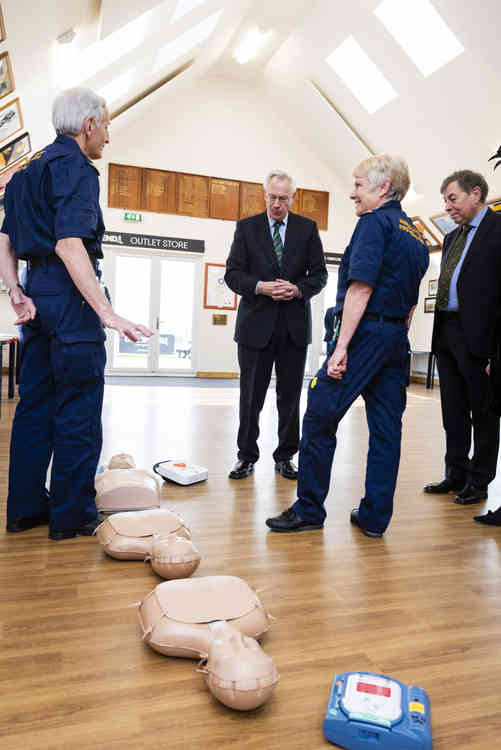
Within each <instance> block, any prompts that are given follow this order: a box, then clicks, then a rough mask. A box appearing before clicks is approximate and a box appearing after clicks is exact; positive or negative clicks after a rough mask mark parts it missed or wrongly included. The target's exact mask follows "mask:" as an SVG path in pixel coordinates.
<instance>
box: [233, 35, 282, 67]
mask: <svg viewBox="0 0 501 750" xmlns="http://www.w3.org/2000/svg"><path fill="white" fill-rule="evenodd" d="M272 36H273V31H259V29H258V27H257V26H252V27H251V28H250V29H249V30H248V32H247V34H246V35H245V36H244V38H243V39H242V41H241V42H240V44H239V46H238V49H237V51H236V52H235V55H234V57H235V60H236V61H237V62H238V63H240V65H245V64H246V63H248V62H249V60H253V59H254V58H255V57H257V56H258V55H259V53H260V52H261V50H262V49H263V47H264V45H265V44H266V42H267V41H269V40H270V39H271V37H272Z"/></svg>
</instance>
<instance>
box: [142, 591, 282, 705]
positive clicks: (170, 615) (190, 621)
mask: <svg viewBox="0 0 501 750" xmlns="http://www.w3.org/2000/svg"><path fill="white" fill-rule="evenodd" d="M138 607H139V621H140V624H141V628H142V630H143V637H144V640H145V641H146V642H147V643H148V644H149V645H150V646H151V648H153V649H154V650H155V651H158V652H159V653H161V654H165V655H166V656H182V657H187V658H192V659H202V660H204V661H205V660H206V661H205V667H204V669H203V670H202V671H203V672H204V674H205V676H206V682H207V685H208V687H209V689H210V691H211V692H212V693H213V695H214V696H215V697H216V698H217V699H218V700H220V701H221V702H222V703H224V704H225V705H227V706H229V707H230V708H236V709H239V710H244V711H245V710H249V709H252V708H257V706H260V705H261V704H262V703H264V702H265V701H266V700H267V699H268V697H269V696H270V695H271V693H272V691H273V688H274V686H275V684H276V683H277V682H278V673H277V671H276V669H275V667H274V665H273V661H272V660H271V658H269V657H268V656H266V654H265V653H264V652H263V651H262V649H261V647H260V646H259V644H258V643H257V642H256V641H255V640H254V639H255V638H260V637H261V636H262V635H263V634H264V633H265V632H266V631H267V630H269V627H270V619H271V617H270V615H268V614H267V613H266V612H265V610H264V608H263V605H262V604H261V601H260V599H259V597H258V595H257V594H256V592H255V591H253V590H252V589H251V588H250V587H249V586H248V584H247V583H245V581H243V580H242V579H241V578H236V577H234V576H209V577H206V578H191V579H182V580H177V581H167V582H165V583H161V584H159V585H158V586H157V587H156V588H155V589H154V590H153V591H152V592H151V593H150V594H148V596H147V597H146V598H145V599H144V600H143V601H142V602H140V603H139V605H138Z"/></svg>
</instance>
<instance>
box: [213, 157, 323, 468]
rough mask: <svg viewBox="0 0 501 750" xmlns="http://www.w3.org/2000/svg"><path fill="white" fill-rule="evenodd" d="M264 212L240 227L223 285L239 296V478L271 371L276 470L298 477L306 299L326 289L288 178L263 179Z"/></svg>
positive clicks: (316, 247) (253, 450) (314, 235)
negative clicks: (275, 417) (296, 462)
mask: <svg viewBox="0 0 501 750" xmlns="http://www.w3.org/2000/svg"><path fill="white" fill-rule="evenodd" d="M264 189H265V201H266V211H265V212H264V213H262V214H258V215H256V216H250V217H248V218H246V219H241V220H240V221H238V222H237V226H236V230H235V236H234V239H233V244H232V246H231V250H230V255H229V257H228V261H227V264H226V274H225V281H226V283H227V284H228V286H229V287H230V289H232V290H233V291H234V292H236V293H237V294H239V295H241V297H242V299H241V300H240V305H239V308H238V314H237V321H236V328H235V341H236V342H237V343H238V361H239V364H240V427H239V431H238V439H237V444H238V461H237V463H236V465H235V466H234V468H233V469H232V471H231V472H230V477H231V478H232V479H243V478H244V477H247V476H248V475H249V474H250V473H251V472H252V471H253V468H254V464H255V463H256V461H257V460H258V458H259V448H258V445H257V438H258V436H259V414H260V412H261V409H262V408H263V404H264V400H265V397H266V392H267V390H268V386H269V383H270V378H271V373H272V369H273V365H275V373H276V377H277V381H276V391H277V409H278V445H277V447H276V449H275V451H274V453H273V459H274V461H275V468H276V470H277V471H278V472H280V474H281V475H282V476H284V477H286V478H287V479H296V478H297V468H296V467H295V466H294V464H293V463H292V460H291V459H292V457H293V456H294V454H295V453H296V452H297V450H298V445H299V400H300V396H301V387H302V383H303V376H304V367H305V362H306V350H307V347H308V344H309V343H310V342H311V309H310V298H311V297H313V296H314V295H315V294H318V292H320V291H321V290H322V289H323V287H324V286H325V284H326V283H327V269H326V266H325V259H324V253H323V248H322V243H321V241H320V236H319V234H318V228H317V225H316V223H315V222H314V221H311V219H307V218H305V217H303V216H298V215H297V214H294V213H292V212H291V211H290V210H289V209H290V207H291V205H292V204H293V202H294V197H295V192H296V187H295V183H294V180H293V179H292V177H291V176H290V175H288V174H287V173H286V172H283V171H279V170H275V171H273V172H271V173H270V174H269V175H268V177H267V178H266V180H265V183H264Z"/></svg>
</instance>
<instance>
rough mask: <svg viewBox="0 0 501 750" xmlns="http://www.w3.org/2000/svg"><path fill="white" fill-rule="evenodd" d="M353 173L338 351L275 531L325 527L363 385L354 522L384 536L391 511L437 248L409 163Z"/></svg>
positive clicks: (311, 408)
mask: <svg viewBox="0 0 501 750" xmlns="http://www.w3.org/2000/svg"><path fill="white" fill-rule="evenodd" d="M354 176H355V185H354V188H353V191H352V193H351V195H350V198H351V199H352V200H353V201H354V202H355V212H356V214H357V216H359V217H360V218H359V220H358V222H357V226H356V228H355V231H354V233H353V236H352V238H351V241H350V244H349V245H348V247H347V248H346V251H345V253H344V256H343V260H342V262H341V266H340V268H339V277H338V289H337V299H336V306H335V310H334V312H335V313H336V315H337V316H338V317H339V318H340V320H341V325H340V330H339V334H338V337H337V341H336V344H335V349H334V351H333V353H332V355H331V356H330V358H328V359H327V360H326V361H325V363H324V365H323V367H322V368H321V369H320V370H319V372H318V373H317V376H316V377H315V378H313V380H312V382H311V384H310V387H309V389H308V406H307V410H306V414H305V416H304V421H303V432H302V437H301V444H300V448H299V477H298V500H297V501H296V502H295V503H294V505H293V506H292V507H291V508H288V509H287V510H285V511H284V512H283V513H281V514H280V515H279V516H276V517H275V518H269V519H268V520H267V521H266V524H267V526H268V527H269V528H270V529H272V531H281V532H292V531H306V530H310V529H321V528H322V526H323V524H324V520H325V516H326V513H325V509H324V501H325V498H326V496H327V493H328V491H329V484H330V475H331V467H332V461H333V458H334V451H335V449H336V430H337V426H338V424H339V422H340V420H341V419H342V417H343V416H344V414H345V413H346V411H347V410H348V408H349V407H350V405H351V404H352V403H353V401H354V400H355V399H356V398H357V396H359V395H360V394H361V395H362V396H363V398H364V400H365V407H366V414H367V422H368V425H369V435H370V437H369V453H368V456H367V471H366V481H365V497H363V498H362V500H361V502H360V506H359V508H355V509H354V510H353V511H352V513H351V522H352V523H354V524H355V525H357V526H359V527H360V529H361V530H362V531H363V532H364V533H365V534H366V535H368V536H374V537H380V536H382V534H383V532H384V531H385V529H386V528H387V526H388V524H389V522H390V519H391V515H392V512H393V495H394V492H395V484H396V481H397V473H398V465H399V461H400V442H401V433H402V414H403V412H404V409H405V404H406V391H405V388H406V385H407V384H408V367H407V358H408V339H407V330H408V326H409V325H410V321H411V318H412V313H413V310H414V307H415V305H416V304H417V300H418V294H419V284H420V281H421V279H422V277H423V275H424V273H425V271H426V269H427V267H428V262H429V257H428V249H427V246H426V244H425V241H424V239H423V237H422V235H421V234H420V233H419V232H418V231H417V230H416V229H415V227H414V225H413V224H412V222H411V221H410V219H409V218H408V217H407V216H406V214H405V213H404V212H403V211H402V209H401V207H400V200H402V198H403V197H404V196H405V194H406V192H407V190H408V188H409V184H410V180H409V173H408V169H407V165H406V163H405V162H404V161H403V160H402V159H400V158H398V157H392V156H388V155H382V156H374V157H372V158H370V159H367V160H366V161H364V162H362V163H361V164H360V165H359V166H358V167H357V168H356V169H355V171H354ZM335 328H336V326H335V324H334V327H333V330H335Z"/></svg>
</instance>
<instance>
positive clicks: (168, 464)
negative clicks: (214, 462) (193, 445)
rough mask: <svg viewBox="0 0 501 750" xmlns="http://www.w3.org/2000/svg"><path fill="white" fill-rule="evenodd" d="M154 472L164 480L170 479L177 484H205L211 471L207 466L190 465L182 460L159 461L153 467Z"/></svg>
mask: <svg viewBox="0 0 501 750" xmlns="http://www.w3.org/2000/svg"><path fill="white" fill-rule="evenodd" d="M153 471H154V472H155V473H156V474H158V475H159V476H160V477H162V479H168V480H169V481H171V482H176V483H177V484H195V483H196V482H203V481H204V480H205V479H207V478H208V476H209V470H208V469H206V468H205V466H197V465H196V464H189V463H186V461H183V460H181V459H172V460H168V461H159V463H157V464H155V466H154V467H153Z"/></svg>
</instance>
